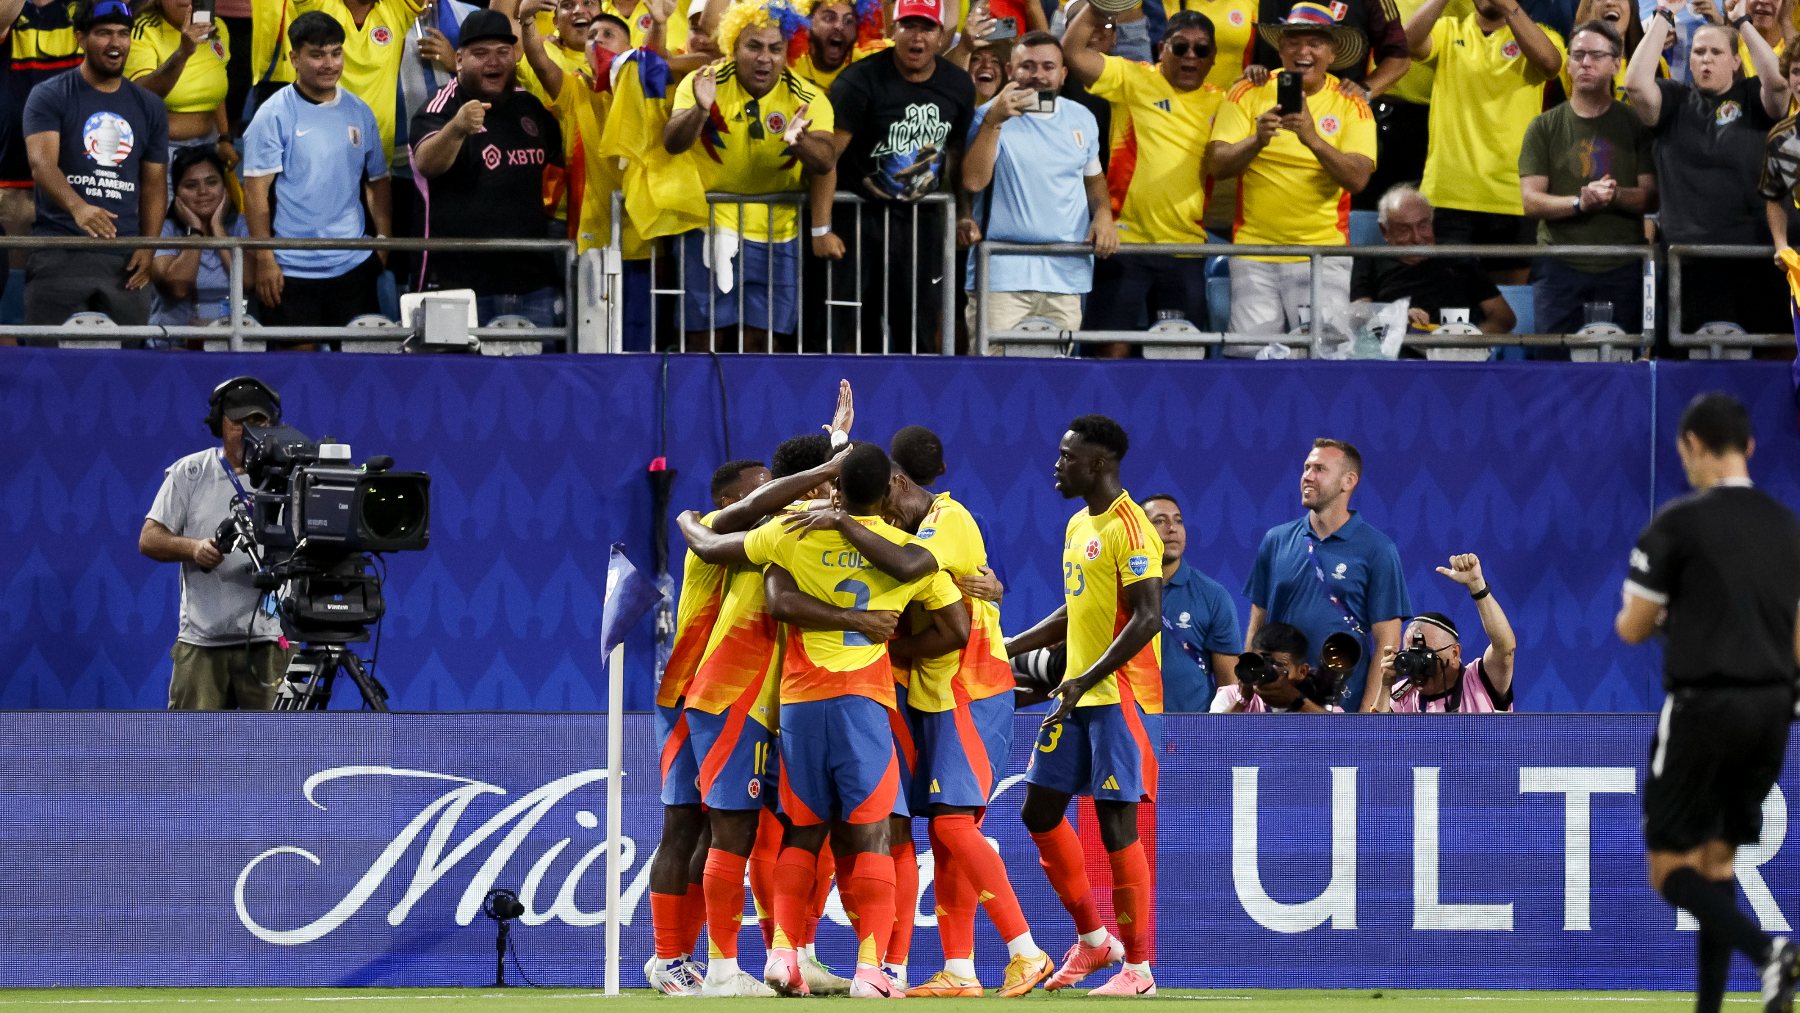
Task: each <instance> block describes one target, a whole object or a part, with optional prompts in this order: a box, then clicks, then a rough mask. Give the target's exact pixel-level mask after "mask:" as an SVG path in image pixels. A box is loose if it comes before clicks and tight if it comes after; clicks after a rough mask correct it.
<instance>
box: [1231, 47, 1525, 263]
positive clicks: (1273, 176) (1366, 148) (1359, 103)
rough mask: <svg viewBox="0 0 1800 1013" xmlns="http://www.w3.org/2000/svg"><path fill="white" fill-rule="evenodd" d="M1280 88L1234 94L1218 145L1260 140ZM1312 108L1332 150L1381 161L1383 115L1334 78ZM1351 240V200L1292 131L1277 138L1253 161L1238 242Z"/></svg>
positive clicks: (1272, 84)
mask: <svg viewBox="0 0 1800 1013" xmlns="http://www.w3.org/2000/svg"><path fill="white" fill-rule="evenodd" d="M1276 87H1277V84H1276V81H1275V78H1274V77H1273V76H1271V77H1270V78H1269V83H1267V84H1265V85H1263V86H1262V87H1261V88H1257V87H1254V86H1252V85H1251V84H1250V82H1248V81H1246V82H1244V83H1243V84H1240V85H1238V86H1237V87H1236V88H1233V89H1232V90H1231V96H1230V99H1229V100H1228V101H1227V102H1226V103H1225V104H1224V105H1222V106H1220V107H1219V118H1218V120H1217V122H1215V123H1214V124H1213V140H1215V141H1223V142H1225V143H1227V144H1234V143H1236V142H1238V141H1241V140H1244V139H1245V138H1247V137H1250V136H1252V135H1254V134H1255V133H1256V118H1257V117H1258V116H1261V115H1262V114H1263V113H1265V112H1267V111H1268V110H1270V109H1273V108H1275V104H1276V101H1275V89H1276ZM1306 104H1307V108H1308V109H1310V110H1311V111H1312V116H1313V126H1314V127H1315V128H1316V129H1317V130H1318V131H1319V135H1320V136H1321V137H1323V138H1325V140H1326V141H1328V142H1329V143H1330V144H1331V146H1332V147H1334V148H1336V149H1338V150H1339V151H1342V152H1345V153H1346V154H1352V155H1362V156H1364V157H1366V158H1367V159H1368V160H1369V161H1370V162H1374V161H1375V116H1374V114H1372V113H1371V112H1369V105H1368V103H1366V102H1364V101H1363V100H1362V99H1360V98H1351V97H1348V96H1346V95H1344V94H1343V93H1342V92H1340V91H1338V79H1337V78H1336V77H1334V76H1332V75H1330V74H1327V75H1325V85H1324V87H1322V88H1320V89H1319V90H1318V91H1317V92H1315V93H1313V94H1311V95H1308V96H1307V97H1306ZM1512 150H1514V151H1517V150H1518V149H1517V148H1516V147H1515V148H1513V149H1512ZM1515 189H1516V187H1515ZM1349 236H1350V194H1349V193H1348V192H1347V191H1345V190H1344V188H1343V187H1341V186H1339V185H1338V183H1337V180H1335V179H1332V178H1331V174H1330V173H1328V172H1326V171H1325V167H1324V166H1322V165H1320V164H1319V158H1318V156H1317V155H1314V154H1313V153H1312V152H1310V151H1308V150H1307V149H1306V146H1305V145H1303V144H1301V143H1300V139H1299V138H1298V137H1296V136H1294V134H1293V132H1292V131H1289V130H1278V131H1276V132H1275V138H1274V140H1272V141H1270V142H1269V146H1268V147H1266V148H1264V149H1263V150H1262V152H1261V153H1260V154H1258V155H1257V156H1256V157H1255V158H1253V159H1251V160H1250V168H1249V169H1247V170H1245V172H1244V177H1243V182H1242V185H1241V186H1239V187H1238V207H1237V221H1236V225H1235V226H1234V227H1233V229H1232V241H1233V242H1238V243H1269V244H1272V245H1284V246H1285V245H1290V244H1293V245H1307V246H1343V245H1345V244H1346V243H1347V242H1349ZM1257 259H1260V260H1292V259H1294V258H1291V257H1288V258H1281V257H1266V258H1257Z"/></svg>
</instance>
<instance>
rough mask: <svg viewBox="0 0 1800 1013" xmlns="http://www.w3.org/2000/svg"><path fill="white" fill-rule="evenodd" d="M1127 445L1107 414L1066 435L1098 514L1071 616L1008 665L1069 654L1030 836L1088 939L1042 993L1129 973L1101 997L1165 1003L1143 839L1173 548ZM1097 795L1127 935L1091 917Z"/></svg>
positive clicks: (1043, 745) (1029, 790)
mask: <svg viewBox="0 0 1800 1013" xmlns="http://www.w3.org/2000/svg"><path fill="white" fill-rule="evenodd" d="M1129 446H1130V443H1129V441H1128V440H1127V438H1126V436H1125V430H1124V429H1123V428H1122V427H1121V426H1120V425H1119V424H1118V423H1117V422H1114V421H1113V420H1112V419H1109V418H1107V417H1106V416H1104V415H1083V416H1081V417H1080V418H1078V419H1076V420H1075V421H1073V422H1071V423H1069V431H1068V432H1066V433H1064V434H1063V438H1062V443H1061V446H1060V448H1059V450H1058V453H1057V456H1056V488H1057V491H1058V492H1061V493H1062V495H1063V498H1064V499H1081V500H1083V501H1084V502H1085V503H1086V506H1087V508H1086V509H1084V510H1080V511H1077V512H1076V514H1075V516H1073V517H1071V518H1069V525H1068V528H1067V529H1066V533H1065V535H1064V538H1063V606H1062V608H1059V609H1057V610H1056V611H1055V612H1053V613H1051V614H1050V615H1049V616H1048V617H1047V618H1045V619H1044V620H1043V621H1042V622H1040V623H1038V624H1037V625H1036V626H1033V627H1032V628H1031V629H1029V630H1027V631H1025V632H1024V633H1022V634H1020V635H1019V636H1017V637H1014V638H1013V639H1012V640H1011V641H1008V642H1007V645H1006V650H1007V654H1008V655H1009V656H1016V655H1019V654H1023V653H1024V652H1026V651H1034V650H1038V649H1041V648H1045V647H1051V646H1054V645H1056V644H1058V643H1064V644H1066V645H1067V648H1068V672H1070V673H1073V674H1071V675H1070V676H1069V677H1067V678H1065V679H1064V680H1063V682H1062V684H1061V685H1059V686H1057V687H1056V689H1055V690H1053V691H1052V699H1055V700H1056V701H1057V702H1056V706H1055V707H1054V709H1052V710H1051V712H1050V713H1049V715H1047V716H1046V717H1045V718H1044V723H1043V726H1042V727H1041V728H1040V729H1039V730H1038V737H1037V748H1036V749H1035V750H1033V752H1032V755H1031V766H1030V767H1029V768H1028V769H1027V771H1026V775H1025V781H1026V789H1025V806H1024V809H1023V811H1022V813H1021V815H1022V816H1023V817H1024V820H1025V829H1027V830H1029V831H1031V839H1032V840H1033V841H1034V842H1036V844H1037V846H1038V854H1039V860H1040V862H1041V863H1042V865H1043V867H1044V872H1045V873H1046V874H1047V875H1048V876H1049V878H1050V885H1051V886H1052V887H1054V888H1055V890H1056V895H1057V897H1059V898H1060V899H1061V900H1062V902H1063V907H1065V908H1067V909H1068V912H1069V914H1070V916H1071V917H1073V918H1074V919H1075V929H1076V931H1077V932H1079V933H1080V934H1081V938H1079V939H1077V940H1076V941H1075V944H1074V945H1073V946H1070V947H1069V952H1068V953H1067V954H1065V955H1064V956H1063V961H1062V969H1061V970H1059V971H1057V972H1056V973H1055V974H1054V975H1052V976H1051V978H1050V980H1049V982H1047V983H1046V984H1045V986H1044V987H1045V988H1047V989H1050V990H1055V989H1059V988H1067V987H1068V986H1070V985H1073V984H1075V983H1076V982H1078V981H1080V980H1081V979H1083V978H1085V977H1087V976H1088V975H1089V974H1092V973H1093V972H1095V971H1097V970H1099V969H1100V968H1102V967H1106V966H1107V965H1109V964H1114V963H1117V962H1118V961H1119V960H1120V959H1123V960H1124V961H1125V966H1124V968H1123V969H1122V970H1120V971H1119V973H1118V974H1115V975H1114V976H1113V977H1112V978H1111V979H1110V980H1109V981H1107V982H1106V984H1104V985H1102V986H1100V987H1099V988H1096V989H1094V990H1093V991H1092V992H1091V993H1089V994H1091V995H1155V994H1156V980H1155V978H1154V977H1153V976H1152V975H1151V971H1150V925H1149V924H1148V923H1149V911H1150V892H1151V890H1152V889H1153V888H1154V886H1155V884H1154V883H1152V882H1151V879H1150V868H1149V864H1148V863H1147V862H1146V860H1145V857H1144V846H1143V844H1142V843H1141V842H1139V840H1138V835H1137V826H1138V822H1137V806H1138V803H1139V802H1140V801H1148V802H1154V801H1155V800H1156V747H1155V744H1156V743H1157V742H1160V741H1161V735H1160V734H1159V732H1160V729H1159V728H1158V725H1159V724H1160V723H1161V720H1162V659H1161V655H1162V652H1161V643H1162V641H1161V638H1160V637H1159V636H1158V634H1159V633H1161V632H1162V539H1161V538H1158V537H1157V534H1156V529H1155V528H1153V527H1151V525H1150V520H1149V518H1147V517H1145V516H1144V511H1143V508H1141V507H1139V506H1138V505H1137V503H1136V501H1134V500H1133V499H1132V498H1131V496H1130V495H1129V494H1127V493H1126V492H1125V490H1124V489H1123V488H1122V487H1121V486H1120V484H1119V462H1120V461H1121V460H1123V459H1124V457H1125V451H1126V450H1127V449H1128V448H1129ZM1076 794H1082V795H1089V796H1091V797H1092V798H1093V800H1094V811H1095V813H1096V814H1097V815H1098V817H1099V824H1100V840H1101V842H1102V843H1103V844H1105V846H1106V851H1107V854H1108V856H1109V857H1110V859H1111V861H1112V877H1113V910H1115V911H1116V912H1118V925H1119V936H1122V937H1123V938H1124V941H1123V942H1122V943H1121V941H1120V939H1119V938H1118V937H1115V936H1114V935H1113V934H1111V933H1109V932H1107V931H1106V927H1105V926H1104V925H1103V924H1101V921H1100V913H1099V911H1098V909H1096V908H1095V906H1094V899H1093V895H1092V890H1091V888H1090V887H1089V885H1088V879H1087V870H1086V868H1085V866H1084V865H1083V862H1082V853H1081V841H1080V840H1079V839H1078V838H1077V837H1076V836H1075V828H1074V827H1072V826H1070V825H1069V821H1068V820H1067V819H1066V818H1065V817H1064V813H1065V812H1067V811H1068V807H1069V800H1070V798H1072V797H1073V796H1075V795H1076Z"/></svg>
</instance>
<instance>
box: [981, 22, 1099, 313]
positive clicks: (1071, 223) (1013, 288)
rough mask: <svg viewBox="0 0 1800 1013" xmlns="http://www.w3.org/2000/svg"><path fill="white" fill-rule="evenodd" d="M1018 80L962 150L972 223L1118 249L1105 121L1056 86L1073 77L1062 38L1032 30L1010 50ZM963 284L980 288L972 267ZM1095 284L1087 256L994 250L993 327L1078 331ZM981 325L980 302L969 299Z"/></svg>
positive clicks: (1005, 235)
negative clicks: (1035, 325)
mask: <svg viewBox="0 0 1800 1013" xmlns="http://www.w3.org/2000/svg"><path fill="white" fill-rule="evenodd" d="M1011 73H1012V80H1010V81H1008V82H1007V83H1006V85H1005V87H1003V88H1001V89H1000V93H999V94H998V95H996V96H994V98H993V100H992V101H990V102H989V103H988V104H987V105H984V106H982V107H981V108H979V109H977V110H975V121H974V123H973V124H972V125H971V126H970V128H969V140H968V151H967V154H965V155H964V156H963V165H962V178H963V186H964V187H965V188H967V189H968V191H969V192H970V193H972V194H975V195H976V204H975V222H976V224H977V225H979V226H980V227H981V231H982V234H983V236H984V237H985V238H987V239H993V240H998V241H1001V242H1008V243H1092V244H1093V246H1094V252H1095V253H1097V254H1099V255H1100V256H1102V257H1107V256H1111V255H1112V253H1113V252H1114V251H1116V250H1117V249H1118V248H1119V232H1118V229H1116V228H1115V227H1114V226H1113V220H1112V199H1111V197H1110V196H1108V194H1107V192H1106V175H1105V173H1104V172H1103V171H1102V170H1101V168H1100V127H1099V125H1098V124H1096V123H1095V121H1094V114H1093V113H1091V112H1089V111H1088V110H1087V108H1086V107H1084V106H1082V105H1080V104H1078V103H1075V102H1068V101H1064V100H1063V99H1062V98H1060V97H1058V95H1057V93H1058V92H1060V91H1061V90H1062V86H1063V80H1064V78H1065V77H1067V75H1068V71H1067V69H1066V68H1065V67H1064V66H1063V52H1062V45H1061V44H1060V43H1058V42H1057V41H1056V36H1054V35H1051V34H1050V33H1049V32H1031V33H1029V34H1027V35H1026V36H1025V37H1024V38H1022V39H1020V40H1019V44H1018V45H1016V46H1014V47H1013V52H1012V68H1011ZM964 284H965V285H966V286H967V287H968V288H969V289H970V290H971V291H972V290H973V289H974V287H975V264H974V262H973V261H971V262H970V264H969V273H968V276H967V278H966V279H965V280H964ZM1093 287H1094V262H1093V261H1092V260H1090V259H1088V258H1086V257H1022V256H996V257H994V258H993V259H992V260H991V261H989V275H988V291H989V292H990V293H991V295H990V296H989V297H988V327H989V328H990V329H992V330H996V331H1004V330H1011V329H1012V328H1014V327H1016V326H1017V325H1018V323H1019V321H1021V320H1023V319H1025V318H1026V317H1045V318H1047V319H1049V320H1050V321H1052V322H1053V323H1055V324H1056V325H1057V326H1059V327H1062V328H1064V329H1066V330H1079V329H1080V328H1081V297H1082V296H1083V295H1086V294H1087V292H1088V290H1090V289H1092V288H1093ZM968 313H969V327H970V329H971V330H973V329H974V327H975V301H974V299H973V298H971V299H970V301H969V310H968Z"/></svg>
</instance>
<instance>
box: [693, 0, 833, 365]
mask: <svg viewBox="0 0 1800 1013" xmlns="http://www.w3.org/2000/svg"><path fill="white" fill-rule="evenodd" d="M719 37H720V39H721V40H722V41H724V42H726V43H728V44H729V45H730V47H731V53H732V59H730V60H727V61H724V62H722V63H715V64H712V65H709V66H707V67H704V68H702V69H701V70H700V71H699V72H698V73H695V74H692V75H690V76H689V77H688V78H687V80H685V81H683V82H682V84H681V87H680V88H679V89H678V90H677V91H676V93H675V108H674V112H673V114H672V115H671V116H670V117H669V122H668V124H667V125H666V126H664V127H663V147H664V148H665V149H666V150H667V151H668V152H669V153H670V154H672V155H679V154H682V153H683V152H688V153H689V157H691V158H692V159H694V160H695V161H696V162H697V163H698V165H699V167H700V173H701V178H702V179H704V180H705V181H706V188H707V189H708V190H711V191H715V192H722V193H735V194H761V193H795V192H798V191H800V190H801V189H803V188H804V187H805V186H806V184H807V177H808V176H809V175H811V176H812V177H815V178H816V177H818V176H820V175H824V174H827V173H829V172H831V167H832V165H833V164H834V163H835V162H836V161H837V151H836V149H835V148H834V147H833V146H832V142H831V135H832V127H833V121H832V110H831V100H830V99H828V98H827V97H826V96H825V94H824V93H823V92H821V91H820V90H818V89H817V88H816V87H815V86H814V85H813V83H812V82H811V81H805V80H802V79H801V78H800V77H799V76H798V75H795V74H794V73H792V72H790V71H789V70H788V69H787V39H786V38H785V37H784V36H783V34H782V28H781V26H780V24H778V23H777V22H776V21H775V19H774V16H773V14H772V12H771V11H769V9H768V8H766V7H763V6H759V5H752V4H748V3H739V4H734V5H733V6H732V7H731V8H730V9H728V10H727V11H726V12H725V16H724V17H723V18H722V19H721V22H720V32H719ZM712 215H713V217H712V221H711V222H710V223H709V227H708V228H707V229H705V230H695V231H693V232H689V233H687V234H686V235H684V236H682V237H681V242H682V256H683V259H684V260H685V261H686V270H685V273H684V277H685V279H686V281H685V288H686V290H687V291H686V294H685V296H684V297H683V298H684V301H685V304H686V306H685V309H686V312H685V314H684V316H685V319H684V326H685V327H686V329H687V331H688V334H689V344H688V346H687V347H688V349H689V350H696V351H701V350H707V349H724V348H735V349H737V350H739V351H757V352H762V351H768V350H769V336H770V335H771V334H793V333H794V328H795V326H796V322H797V320H798V315H799V305H798V303H797V301H796V298H795V293H796V289H797V285H798V281H799V269H800V239H799V235H800V227H799V214H798V212H797V211H796V210H795V209H794V208H793V207H791V206H783V205H777V204H749V203H743V204H732V203H721V204H717V205H714V207H713V212H712ZM708 244H711V245H712V246H713V249H712V251H711V255H710V256H708V255H707V251H706V247H707V246H708ZM720 263H726V264H728V265H729V266H728V267H725V268H723V269H720V270H717V271H716V272H715V267H717V266H718V265H719V264H720ZM734 275H735V276H736V277H735V284H734V282H733V276H734ZM731 330H736V331H737V334H736V335H734V336H733V337H735V338H736V340H735V342H734V341H733V340H732V338H731V337H726V336H724V335H722V334H718V333H715V332H726V333H729V331H731Z"/></svg>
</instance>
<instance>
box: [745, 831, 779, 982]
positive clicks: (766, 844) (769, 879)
mask: <svg viewBox="0 0 1800 1013" xmlns="http://www.w3.org/2000/svg"><path fill="white" fill-rule="evenodd" d="M781 834H782V829H781V820H780V818H778V817H777V816H776V815H775V814H774V813H772V812H770V811H769V810H767V809H764V810H763V812H762V818H761V819H760V820H759V821H758V822H757V824H756V843H755V844H754V845H752V846H751V848H750V897H751V899H752V900H753V901H754V902H755V904H756V923H757V926H758V927H760V928H761V929H762V937H763V949H765V950H766V949H768V948H769V947H770V946H771V945H773V944H774V941H775V863H776V862H778V861H780V860H781Z"/></svg>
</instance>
